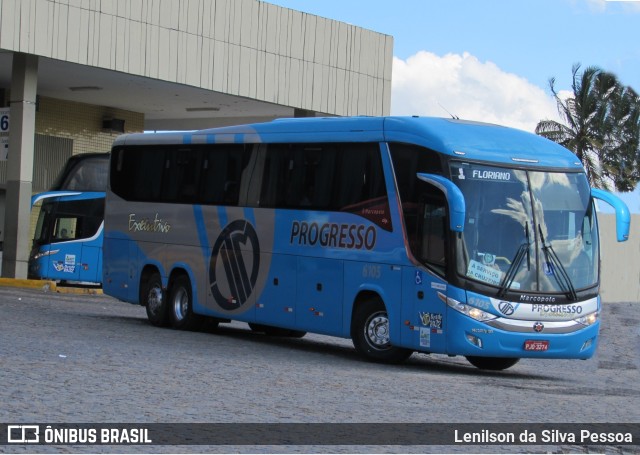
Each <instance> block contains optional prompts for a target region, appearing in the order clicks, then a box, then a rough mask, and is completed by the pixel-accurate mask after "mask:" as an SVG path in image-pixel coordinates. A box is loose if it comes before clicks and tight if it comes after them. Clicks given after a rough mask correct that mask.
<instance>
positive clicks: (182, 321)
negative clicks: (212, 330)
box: [169, 275, 203, 330]
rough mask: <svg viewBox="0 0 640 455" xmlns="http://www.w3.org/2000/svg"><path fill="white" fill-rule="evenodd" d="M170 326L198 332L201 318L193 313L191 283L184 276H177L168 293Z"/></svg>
mask: <svg viewBox="0 0 640 455" xmlns="http://www.w3.org/2000/svg"><path fill="white" fill-rule="evenodd" d="M169 308H170V311H169V312H170V314H171V325H172V326H173V328H175V329H179V330H198V329H199V328H200V327H201V326H202V321H203V318H202V317H201V316H199V315H197V314H195V313H194V312H193V294H192V292H191V281H190V280H189V277H187V276H186V275H178V276H177V277H176V279H175V280H174V281H173V283H172V285H171V290H170V293H169Z"/></svg>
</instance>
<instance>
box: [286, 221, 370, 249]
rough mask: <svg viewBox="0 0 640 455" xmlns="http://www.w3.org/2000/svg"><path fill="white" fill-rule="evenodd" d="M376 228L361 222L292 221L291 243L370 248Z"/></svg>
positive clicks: (328, 246) (325, 246) (324, 246)
mask: <svg viewBox="0 0 640 455" xmlns="http://www.w3.org/2000/svg"><path fill="white" fill-rule="evenodd" d="M376 235H377V234H376V229H375V227H373V226H365V225H363V224H337V223H322V224H321V223H315V222H313V223H308V222H306V221H294V222H293V224H292V225H291V237H290V240H289V243H291V244H292V245H294V244H295V245H304V246H316V245H320V246H321V247H323V248H345V249H354V250H362V249H365V250H372V249H373V248H374V247H375V246H376Z"/></svg>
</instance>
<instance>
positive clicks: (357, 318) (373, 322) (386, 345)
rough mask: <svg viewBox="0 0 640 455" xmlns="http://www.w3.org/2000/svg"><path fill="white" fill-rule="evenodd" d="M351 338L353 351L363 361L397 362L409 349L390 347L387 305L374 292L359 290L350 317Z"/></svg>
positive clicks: (406, 355) (408, 353) (402, 358)
mask: <svg viewBox="0 0 640 455" xmlns="http://www.w3.org/2000/svg"><path fill="white" fill-rule="evenodd" d="M351 340H352V341H353V345H354V347H355V348H356V351H358V353H359V354H360V355H362V356H363V357H365V358H366V359H367V360H371V361H374V362H382V363H400V362H403V361H404V360H406V359H408V358H409V357H410V356H411V354H412V353H413V351H411V350H410V349H405V348H400V347H397V346H392V345H391V343H390V327H389V316H388V314H387V308H386V306H385V304H384V301H383V300H382V298H381V297H380V296H379V295H378V294H377V293H375V292H372V291H363V292H361V293H360V294H358V296H357V297H356V300H355V302H354V305H353V311H352V316H351Z"/></svg>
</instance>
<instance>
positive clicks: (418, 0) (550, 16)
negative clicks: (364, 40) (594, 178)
mask: <svg viewBox="0 0 640 455" xmlns="http://www.w3.org/2000/svg"><path fill="white" fill-rule="evenodd" d="M268 2H269V3H273V4H276V5H280V6H283V7H287V8H291V9H294V10H297V11H302V12H305V13H310V14H315V15H318V16H322V17H326V18H330V19H335V20H339V21H342V22H347V23H349V24H353V25H356V26H358V27H363V28H366V29H369V30H373V31H376V32H380V33H384V34H388V35H391V36H393V38H394V50H393V55H394V60H393V73H392V89H391V114H392V115H429V116H437V117H448V116H449V115H450V114H452V115H456V116H458V117H460V118H464V119H469V120H481V121H487V122H491V123H498V124H501V125H507V126H512V127H515V128H520V129H524V130H527V131H533V130H534V129H535V127H536V125H537V123H538V122H539V121H540V120H542V119H554V120H560V119H559V117H558V111H557V107H556V103H555V101H554V100H553V98H552V96H551V91H550V90H549V79H550V78H555V81H556V82H555V87H556V89H557V90H559V91H561V93H563V94H564V93H569V92H570V90H571V82H572V73H571V69H572V66H573V65H574V64H576V63H578V64H580V65H581V67H582V68H586V67H588V66H597V67H599V68H601V69H603V70H605V71H608V72H611V73H614V74H615V75H616V76H617V77H618V79H619V80H620V81H621V82H622V83H623V84H625V85H628V86H630V87H632V88H633V89H634V90H635V91H636V92H640V32H638V29H640V0H625V1H622V0H618V1H613V0H396V1H392V0H268ZM622 197H623V199H624V200H625V202H626V203H627V205H628V206H629V208H630V209H631V211H632V212H634V213H640V188H639V189H638V190H636V191H635V192H634V193H628V194H625V195H622Z"/></svg>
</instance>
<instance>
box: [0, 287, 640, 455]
mask: <svg viewBox="0 0 640 455" xmlns="http://www.w3.org/2000/svg"><path fill="white" fill-rule="evenodd" d="M638 310H640V305H639V304H631V303H616V304H606V305H605V308H604V315H603V321H604V322H603V330H602V332H601V333H602V338H601V344H600V348H599V351H598V353H597V355H596V357H595V358H593V359H591V360H588V361H564V360H557V361H551V360H548V361H546V360H543V361H532V360H523V361H521V362H520V363H519V364H517V365H516V366H514V367H512V368H511V369H509V370H507V371H505V372H501V373H486V372H481V371H479V370H477V369H475V368H473V367H471V366H470V365H469V364H468V363H467V362H466V361H465V360H464V359H463V358H449V357H446V356H427V355H416V354H414V356H412V357H411V359H409V361H408V362H407V363H405V364H403V365H400V366H388V365H377V364H371V363H367V362H364V361H362V360H360V358H359V357H358V356H357V354H356V353H355V351H354V349H353V347H352V345H351V342H350V341H349V340H341V339H336V338H328V337H322V336H317V335H307V336H306V337H305V338H302V339H281V338H267V337H266V336H264V335H260V334H254V333H252V332H250V331H249V330H248V328H247V326H246V325H245V324H240V323H233V324H225V325H222V326H221V328H219V329H217V330H209V331H204V332H199V333H191V332H179V331H174V330H171V329H159V328H155V327H152V326H150V325H149V324H148V322H147V320H146V316H145V311H144V309H143V308H142V307H139V306H134V305H130V304H126V303H122V302H118V301H116V300H113V299H111V298H109V297H106V296H102V295H69V294H57V293H51V292H44V291H42V290H28V289H15V288H8V287H0V378H1V379H0V382H1V384H2V391H0V403H1V404H0V422H24V423H27V422H60V423H61V422H145V423H154V422H184V423H195V422H220V423H226V422H231V423H233V422H237V423H240V422H258V423H260V422H264V423H284V422H309V423H310V422H341V423H359V422H367V423H387V422H389V423H393V422H396V423H403V422H411V423H436V422H479V423H489V422H522V423H552V422H558V423H562V422H586V423H612V422H629V423H637V422H640V381H639V378H640V375H639V374H638V368H639V367H640V314H639V313H638ZM144 450H145V451H146V452H148V451H149V450H151V452H155V453H159V452H172V453H176V452H185V451H189V452H256V451H258V452H263V451H272V452H307V451H311V450H316V451H318V450H319V451H326V452H336V451H338V452H360V451H365V452H391V451H395V452H425V453H427V452H438V451H439V452H442V451H445V452H469V451H473V452H498V453H534V452H541V451H542V452H547V453H591V452H593V453H603V452H604V451H606V452H607V453H614V454H619V453H635V451H633V450H631V448H620V447H613V446H611V447H602V446H600V447H592V448H591V449H590V450H591V452H589V449H587V448H584V447H579V446H575V445H570V446H561V445H554V446H544V447H520V446H510V447H505V448H500V447H495V446H494V447H475V448H473V449H471V448H468V447H452V446H446V447H434V446H422V447H407V446H395V447H388V446H382V447H380V446H365V447H359V446H338V447H328V446H325V447H313V448H310V447H295V446H284V447H283V446H276V447H247V446H233V447H231V446H222V447H216V446H206V447H203V446H180V447H175V446H173V447H172V446H154V447H152V448H150V447H146V448H144ZM139 451H141V449H140V447H137V448H136V447H126V446H117V447H111V446H91V447H61V448H60V447H58V448H54V447H43V446H38V447H34V446H31V447H21V446H0V452H18V453H23V452H28V453H33V452H91V453H96V452H139Z"/></svg>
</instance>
